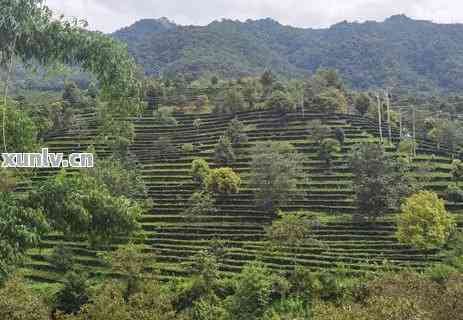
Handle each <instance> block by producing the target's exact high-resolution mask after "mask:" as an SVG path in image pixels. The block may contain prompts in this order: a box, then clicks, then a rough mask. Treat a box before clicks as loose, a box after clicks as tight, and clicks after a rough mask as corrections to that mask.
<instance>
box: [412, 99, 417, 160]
mask: <svg viewBox="0 0 463 320" xmlns="http://www.w3.org/2000/svg"><path fill="white" fill-rule="evenodd" d="M412 115H413V116H412V118H413V156H414V157H416V111H415V106H412Z"/></svg>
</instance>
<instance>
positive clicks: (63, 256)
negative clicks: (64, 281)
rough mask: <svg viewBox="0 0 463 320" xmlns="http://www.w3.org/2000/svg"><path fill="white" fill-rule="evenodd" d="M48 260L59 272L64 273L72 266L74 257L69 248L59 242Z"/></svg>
mask: <svg viewBox="0 0 463 320" xmlns="http://www.w3.org/2000/svg"><path fill="white" fill-rule="evenodd" d="M48 262H49V263H50V264H51V265H53V267H54V268H55V269H56V270H57V271H58V272H61V273H66V272H68V271H70V270H71V269H72V268H73V267H74V257H73V251H72V249H71V248H69V247H66V246H65V245H64V244H59V245H58V246H56V247H55V248H54V249H53V253H52V254H51V255H50V257H49V258H48Z"/></svg>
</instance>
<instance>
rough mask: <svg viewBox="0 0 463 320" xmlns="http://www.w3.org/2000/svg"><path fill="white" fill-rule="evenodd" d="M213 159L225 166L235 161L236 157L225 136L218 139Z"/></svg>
mask: <svg viewBox="0 0 463 320" xmlns="http://www.w3.org/2000/svg"><path fill="white" fill-rule="evenodd" d="M214 158H215V160H216V161H217V162H218V163H220V164H225V165H227V164H230V163H232V162H233V161H235V159H236V156H235V152H234V151H233V146H232V144H231V142H230V139H228V138H227V137H225V136H222V137H220V138H219V141H218V142H217V145H216V146H215V149H214Z"/></svg>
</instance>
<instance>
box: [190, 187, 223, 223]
mask: <svg viewBox="0 0 463 320" xmlns="http://www.w3.org/2000/svg"><path fill="white" fill-rule="evenodd" d="M216 211H217V210H216V208H215V200H214V198H213V197H212V195H211V194H210V193H207V192H195V193H193V194H192V195H191V197H190V198H189V199H188V208H187V209H186V210H185V211H184V212H183V214H184V215H185V216H186V217H187V219H188V220H189V221H192V222H195V221H196V219H198V218H199V217H200V216H205V215H210V214H213V213H215V212H216Z"/></svg>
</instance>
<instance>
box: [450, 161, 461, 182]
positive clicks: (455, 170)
mask: <svg viewBox="0 0 463 320" xmlns="http://www.w3.org/2000/svg"><path fill="white" fill-rule="evenodd" d="M451 173H452V177H453V179H455V180H459V179H461V178H463V161H461V160H459V159H455V160H453V162H452V169H451Z"/></svg>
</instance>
